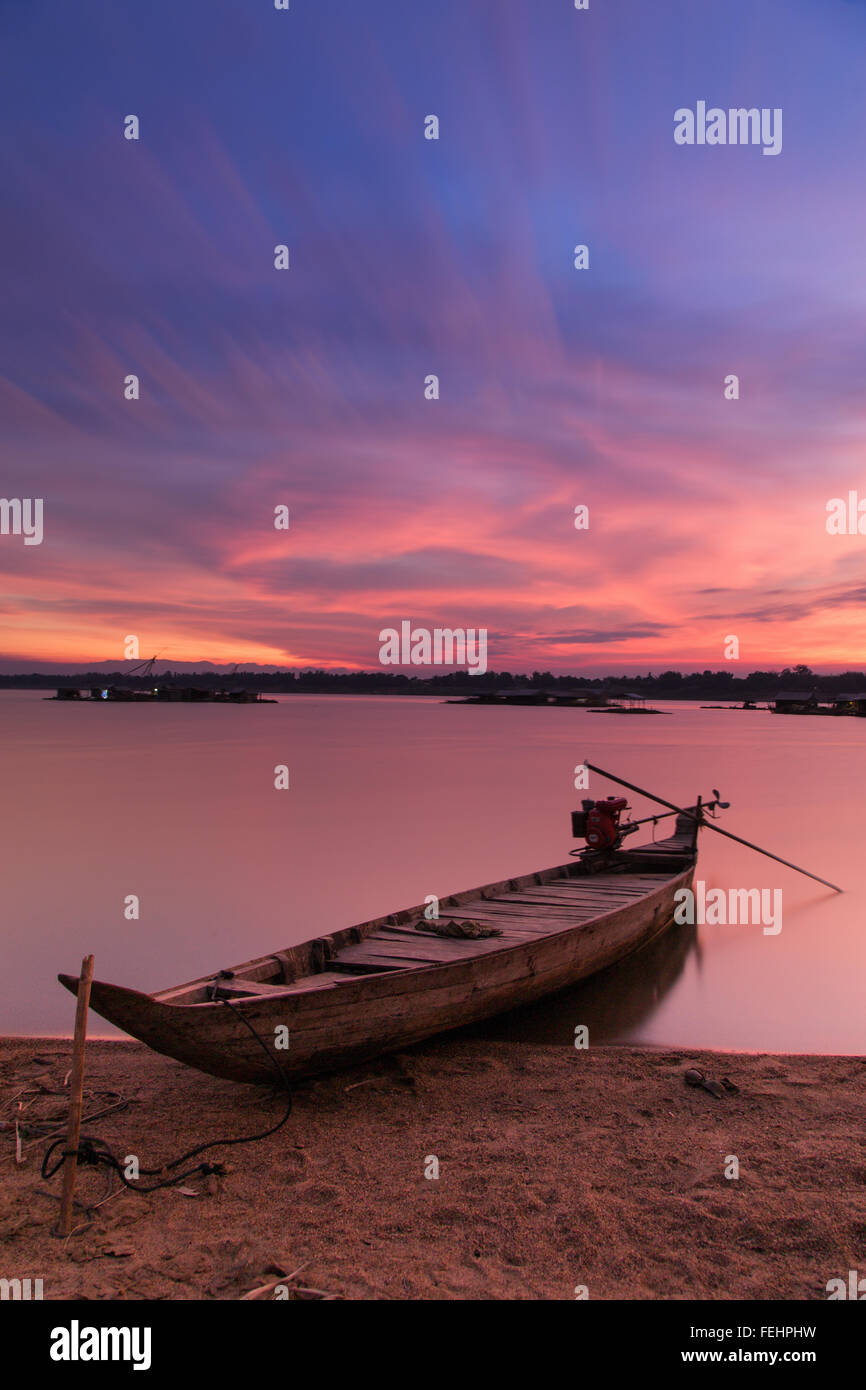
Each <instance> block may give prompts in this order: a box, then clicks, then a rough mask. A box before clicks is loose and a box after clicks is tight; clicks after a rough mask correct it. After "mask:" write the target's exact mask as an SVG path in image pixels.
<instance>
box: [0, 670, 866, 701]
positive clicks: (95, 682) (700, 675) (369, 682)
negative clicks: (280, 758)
mask: <svg viewBox="0 0 866 1390" xmlns="http://www.w3.org/2000/svg"><path fill="white" fill-rule="evenodd" d="M110 685H120V686H125V687H126V688H128V689H130V690H147V689H148V688H152V687H153V686H155V685H161V686H191V685H194V686H197V687H199V688H200V689H203V690H258V691H260V692H261V693H262V694H289V695H290V694H310V695H330V694H334V695H338V694H347V695H352V694H355V695H467V694H471V695H480V694H485V693H490V692H493V691H497V690H526V689H533V690H549V691H572V690H597V691H601V692H604V693H613V692H615V691H619V692H625V691H630V692H633V693H634V694H636V695H644V696H646V697H647V698H648V699H650V698H652V697H655V698H656V699H659V700H704V699H714V700H716V699H719V700H735V701H736V700H758V699H767V698H768V697H771V696H773V695H774V694H776V692H777V691H779V690H792V691H794V690H798V691H804V692H808V691H810V690H814V691H816V693H817V694H818V695H819V696H820V695H827V696H829V695H834V694H836V693H838V692H840V691H859V690H866V672H863V671H846V672H844V674H842V675H837V676H818V675H815V673H814V672H813V671H811V670H810V669H809V667H808V666H802V665H800V666H794V667H788V666H786V667H785V669H784V670H782V671H751V672H750V673H749V674H748V675H746V676H736V675H734V673H733V671H731V670H725V671H709V670H707V671H689V672H682V671H662V672H661V673H660V674H659V675H653V674H652V673H651V672H649V673H648V674H647V675H645V676H634V675H632V676H629V675H611V676H554V675H553V674H552V672H550V671H533V672H532V673H531V674H515V673H512V672H511V671H488V672H486V674H485V675H483V676H471V675H470V674H469V672H468V671H450V672H447V673H446V672H443V673H441V674H439V675H432V676H405V675H401V674H400V673H398V672H392V671H352V672H348V673H345V672H340V673H338V672H332V671H321V670H309V671H276V672H262V671H246V672H245V671H235V672H234V673H233V674H231V675H226V674H221V673H220V672H218V671H203V672H200V673H199V672H195V671H178V672H174V671H163V672H160V673H159V674H158V675H150V676H127V675H125V674H124V672H123V671H114V672H111V673H106V672H105V671H84V672H81V673H79V674H77V675H53V676H52V675H45V674H44V673H43V672H38V671H35V672H32V673H31V674H30V675H16V676H2V675H0V689H26V690H45V689H51V690H54V689H60V688H61V687H63V686H73V687H78V688H79V689H82V690H87V689H91V688H93V687H96V686H98V687H99V688H100V689H105V687H106V686H110Z"/></svg>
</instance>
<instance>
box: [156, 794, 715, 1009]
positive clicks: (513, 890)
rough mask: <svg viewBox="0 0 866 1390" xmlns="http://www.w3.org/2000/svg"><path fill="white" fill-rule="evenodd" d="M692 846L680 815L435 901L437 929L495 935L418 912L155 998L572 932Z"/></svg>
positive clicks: (282, 988)
mask: <svg viewBox="0 0 866 1390" xmlns="http://www.w3.org/2000/svg"><path fill="white" fill-rule="evenodd" d="M694 840H695V826H694V822H690V821H689V820H687V819H686V820H681V818H678V820H677V828H676V833H675V834H674V835H672V836H670V837H668V838H667V839H665V840H659V841H656V842H655V843H653V844H646V845H641V846H639V847H636V848H635V849H634V850H617V851H615V852H614V853H612V854H609V855H606V856H605V857H604V859H603V861H602V860H601V859H600V858H599V857H596V859H595V860H592V859H590V860H587V858H583V859H572V860H571V861H570V862H569V863H568V864H564V865H559V866H557V867H556V868H552V869H546V870H543V871H541V872H539V873H535V874H527V875H525V876H523V877H522V878H516V879H506V880H504V881H502V882H500V883H493V884H488V885H486V886H485V887H482V888H475V889H471V890H470V891H468V892H465V893H457V894H454V895H453V896H452V897H449V898H445V899H443V900H442V901H441V902H440V904H439V910H440V917H439V923H455V924H457V930H459V924H461V923H463V924H473V923H477V924H478V925H479V926H480V927H482V928H494V929H495V930H496V932H497V933H498V934H497V935H495V936H480V937H478V936H465V937H463V936H459V935H454V936H452V935H447V936H445V935H437V934H435V932H433V931H431V930H430V929H431V927H435V926H437V925H438V924H437V923H434V922H430V921H427V920H426V919H425V915H424V912H425V909H424V906H423V905H421V906H420V907H414V908H408V909H406V910H405V911H402V912H396V913H391V914H389V915H388V916H386V917H381V918H377V919H376V920H374V921H370V922H365V923H363V924H361V925H360V926H355V927H349V928H346V929H344V930H341V931H336V932H333V933H332V934H331V935H329V936H323V937H318V938H316V939H315V940H312V941H306V942H303V943H301V944H300V945H296V946H291V947H288V948H286V949H285V950H282V951H276V952H274V953H273V954H271V955H268V956H260V957H258V958H257V959H256V960H251V961H247V962H246V963H245V964H243V965H239V966H236V967H234V968H233V969H227V970H220V971H218V972H217V973H216V974H212V975H209V976H203V977H202V978H200V979H198V980H193V981H191V982H189V983H188V984H185V985H179V986H175V987H174V988H171V989H165V990H162V991H160V992H159V993H157V994H154V995H153V996H152V997H153V998H154V999H156V1000H158V1001H160V1002H161V1003H165V1004H174V1005H202V1004H213V1003H215V1002H218V1001H220V1000H230V999H243V998H253V997H255V996H266V995H278V994H280V995H293V994H299V993H301V992H303V991H307V990H316V989H331V988H336V987H338V986H339V985H342V984H346V983H348V982H351V981H357V980H358V979H362V978H365V977H368V978H369V977H371V976H375V975H382V974H387V973H389V972H393V971H400V970H418V969H424V968H429V967H430V966H434V965H450V964H453V963H454V962H457V961H462V960H465V959H467V957H470V956H477V955H481V954H486V953H487V952H491V951H501V950H503V949H507V948H508V947H514V946H520V945H523V944H525V943H526V942H528V941H532V940H533V939H537V938H538V937H542V936H549V935H551V934H553V933H558V932H568V931H574V930H575V928H578V927H580V926H581V925H583V924H585V923H587V922H590V921H593V920H595V919H596V918H598V917H600V916H602V915H604V914H606V913H609V912H613V911H616V910H617V909H619V908H621V907H626V906H628V905H629V904H630V903H632V902H634V901H636V900H638V899H640V898H643V897H645V896H646V895H647V894H648V893H651V892H652V891H653V890H654V889H656V888H658V887H659V886H660V885H661V884H662V883H664V881H665V880H666V879H669V878H671V877H674V876H676V875H677V874H680V873H682V872H683V871H684V870H685V869H687V868H689V866H690V865H691V864H692V863H693V862H694V853H695V851H694ZM470 929H471V928H470Z"/></svg>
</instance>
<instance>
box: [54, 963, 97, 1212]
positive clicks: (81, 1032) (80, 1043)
mask: <svg viewBox="0 0 866 1390" xmlns="http://www.w3.org/2000/svg"><path fill="white" fill-rule="evenodd" d="M92 979H93V956H85V957H84V960H83V961H82V962H81V975H80V976H79V979H78V1003H77V1006H76V1009H75V1039H74V1041H73V1045H72V1075H71V1077H70V1079H69V1125H68V1128H67V1131H66V1147H67V1149H68V1150H69V1151H70V1152H69V1156H68V1157H67V1159H66V1162H65V1163H64V1165H63V1192H62V1195H61V1198H60V1227H59V1234H60V1235H61V1236H68V1235H69V1234H70V1232H71V1230H72V1201H73V1197H74V1195H75V1175H76V1173H77V1171H78V1140H79V1137H80V1135H81V1097H82V1093H83V1090H84V1044H85V1042H86V1039H87V1008H88V1005H89V1003H90V983H91V981H92Z"/></svg>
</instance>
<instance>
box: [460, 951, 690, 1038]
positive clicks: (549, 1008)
mask: <svg viewBox="0 0 866 1390" xmlns="http://www.w3.org/2000/svg"><path fill="white" fill-rule="evenodd" d="M692 953H694V955H695V958H696V961H697V962H698V964H699V963H700V955H701V947H700V943H699V941H698V932H697V927H695V926H694V925H689V924H684V925H682V926H677V925H674V926H673V927H671V929H670V930H669V931H667V932H665V933H664V934H663V935H662V936H660V937H657V938H656V939H655V941H651V942H650V944H649V945H648V946H645V947H644V948H643V950H641V951H635V952H634V954H633V955H631V956H629V957H627V959H626V960H624V961H620V962H619V964H618V965H611V966H609V967H608V968H607V970H602V971H600V972H599V974H598V975H593V976H592V977H591V978H590V979H588V980H583V981H582V982H581V983H580V984H578V985H574V986H573V987H572V988H571V989H566V990H563V991H562V992H561V993H560V994H556V995H554V996H552V997H551V998H548V999H542V1000H540V1001H539V1002H537V1003H535V1004H528V1005H526V1006H525V1007H524V1008H522V1009H512V1010H511V1012H510V1013H507V1014H500V1015H499V1016H498V1017H496V1018H493V1019H488V1020H487V1021H486V1022H484V1023H480V1024H477V1025H474V1026H473V1027H471V1028H467V1029H464V1030H462V1031H463V1032H464V1033H465V1034H466V1035H467V1036H474V1037H483V1038H489V1039H492V1040H495V1041H500V1042H505V1041H509V1042H528V1043H558V1044H563V1045H566V1046H569V1047H573V1046H574V1030H575V1028H576V1026H577V1025H578V1024H579V1023H583V1024H586V1026H587V1027H588V1028H589V1039H590V1043H600V1042H624V1041H626V1040H627V1039H628V1038H629V1037H631V1036H632V1035H633V1034H634V1033H635V1032H636V1031H637V1030H638V1029H639V1028H640V1027H641V1025H642V1024H643V1023H645V1022H646V1021H647V1020H648V1019H649V1018H651V1017H652V1015H653V1013H654V1012H655V1011H656V1009H657V1008H658V1006H659V1003H660V1002H661V1000H662V999H663V998H664V996H665V995H666V994H667V993H668V991H669V990H670V989H672V988H673V986H674V985H675V984H676V982H677V980H678V979H679V977H680V976H681V975H682V973H683V970H684V968H685V965H686V962H687V960H688V958H689V956H690V954H692Z"/></svg>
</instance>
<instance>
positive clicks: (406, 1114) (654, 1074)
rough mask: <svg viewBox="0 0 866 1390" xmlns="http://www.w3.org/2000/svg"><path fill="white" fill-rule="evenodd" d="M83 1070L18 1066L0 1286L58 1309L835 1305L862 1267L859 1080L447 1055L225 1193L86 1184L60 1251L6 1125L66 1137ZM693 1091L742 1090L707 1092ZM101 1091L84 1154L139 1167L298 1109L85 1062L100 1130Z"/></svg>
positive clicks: (424, 1051)
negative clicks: (189, 1304)
mask: <svg viewBox="0 0 866 1390" xmlns="http://www.w3.org/2000/svg"><path fill="white" fill-rule="evenodd" d="M70 1056H71V1044H70V1042H68V1041H66V1040H62V1039H32V1038H30V1039H22V1038H17V1039H7V1040H4V1041H2V1043H0V1118H2V1120H3V1121H4V1122H5V1126H4V1128H3V1130H2V1131H0V1166H2V1170H3V1177H2V1182H0V1240H2V1246H3V1270H2V1273H3V1274H4V1276H5V1277H7V1278H13V1277H19V1278H26V1277H28V1276H29V1277H31V1278H41V1279H42V1280H43V1284H44V1296H45V1298H46V1299H70V1298H76V1297H82V1298H87V1299H171V1300H174V1299H208V1300H219V1299H230V1300H233V1299H239V1298H241V1297H243V1296H244V1295H245V1294H247V1293H249V1292H250V1291H252V1290H254V1289H256V1288H258V1287H260V1286H262V1285H266V1284H268V1283H269V1282H270V1281H273V1280H275V1279H277V1278H278V1277H279V1276H281V1275H288V1274H290V1273H291V1272H293V1271H295V1270H299V1269H300V1273H299V1274H298V1275H297V1277H296V1279H295V1280H294V1281H293V1283H292V1284H291V1285H289V1286H287V1287H289V1288H290V1289H291V1290H292V1291H293V1290H294V1289H296V1288H297V1289H301V1288H303V1289H313V1290H317V1291H319V1294H321V1293H327V1294H331V1295H334V1296H337V1297H339V1298H343V1299H545V1300H547V1299H573V1298H574V1297H575V1289H576V1288H577V1287H578V1286H585V1288H586V1291H587V1295H588V1297H590V1298H594V1299H621V1298H626V1299H683V1298H700V1299H731V1298H748V1299H775V1298H785V1299H804V1300H809V1299H819V1300H820V1299H826V1297H827V1292H826V1285H827V1281H828V1280H830V1279H832V1278H836V1277H846V1275H847V1271H848V1270H849V1269H858V1268H859V1269H866V1158H864V1154H863V1145H862V1134H863V1129H864V1120H866V1060H863V1059H860V1058H856V1057H813V1056H769V1055H744V1054H731V1053H726V1054H722V1053H706V1052H686V1051H661V1050H648V1049H637V1048H625V1047H610V1048H596V1049H591V1050H589V1051H576V1050H574V1049H568V1048H555V1047H533V1046H525V1045H518V1044H514V1043H497V1042H489V1041H484V1040H479V1039H477V1038H467V1037H464V1036H456V1037H451V1038H442V1039H437V1040H434V1041H432V1042H430V1043H427V1044H424V1045H422V1046H419V1047H417V1048H415V1049H413V1050H411V1051H407V1052H404V1053H401V1054H398V1055H395V1056H393V1057H389V1058H383V1059H382V1060H380V1061H378V1062H376V1063H370V1064H368V1065H366V1066H364V1067H362V1068H359V1069H357V1070H356V1071H354V1072H345V1073H341V1074H340V1075H335V1076H331V1077H328V1078H325V1079H322V1080H319V1081H315V1082H310V1083H307V1084H304V1085H303V1086H299V1087H298V1089H297V1091H296V1093H295V1101H294V1110H293V1114H292V1115H291V1117H290V1118H289V1120H288V1122H287V1124H286V1125H285V1126H283V1128H282V1129H280V1130H279V1132H277V1133H276V1134H274V1135H272V1136H271V1137H270V1138H267V1139H264V1140H262V1141H261V1142H259V1143H255V1144H251V1145H249V1146H238V1147H236V1148H227V1149H214V1150H211V1151H210V1152H208V1153H207V1154H205V1155H204V1156H203V1157H204V1158H205V1159H206V1160H210V1161H211V1162H222V1163H224V1164H225V1168H226V1172H225V1174H224V1176H221V1177H216V1176H213V1175H211V1176H207V1177H201V1176H196V1177H195V1178H193V1179H190V1180H189V1181H188V1182H187V1183H185V1184H183V1186H184V1187H185V1188H186V1189H187V1192H188V1193H190V1194H191V1193H194V1194H195V1195H184V1194H183V1193H181V1192H178V1191H176V1190H172V1189H167V1190H164V1191H160V1192H156V1193H153V1194H151V1195H147V1196H142V1195H137V1194H132V1193H130V1192H128V1191H126V1190H124V1189H122V1188H120V1190H119V1191H117V1192H115V1195H113V1196H109V1193H110V1192H112V1191H113V1190H114V1189H116V1188H118V1187H119V1184H118V1183H117V1181H116V1179H115V1178H114V1177H113V1176H112V1175H111V1174H109V1173H108V1172H107V1171H105V1170H95V1169H93V1168H87V1169H83V1170H82V1171H81V1173H80V1176H79V1185H78V1194H79V1196H80V1197H81V1198H82V1199H83V1200H85V1201H86V1202H87V1203H88V1204H90V1205H91V1207H92V1209H91V1210H90V1212H89V1214H88V1213H86V1212H84V1211H82V1213H81V1217H80V1225H79V1227H78V1229H77V1230H76V1231H75V1232H74V1233H73V1235H72V1237H71V1238H69V1239H68V1240H66V1241H61V1240H59V1239H57V1238H56V1237H54V1236H52V1234H51V1227H52V1225H53V1224H54V1222H55V1221H56V1218H57V1212H58V1201H57V1194H58V1193H59V1190H60V1176H59V1175H58V1176H57V1177H55V1178H54V1179H52V1180H51V1181H50V1182H46V1181H44V1180H42V1179H41V1177H40V1173H39V1168H40V1162H41V1157H42V1153H43V1152H44V1149H45V1143H44V1142H40V1141H38V1140H36V1141H34V1140H33V1139H32V1138H31V1139H28V1137H27V1134H26V1131H25V1134H24V1136H23V1153H22V1156H23V1159H24V1162H23V1163H21V1164H16V1162H15V1130H14V1121H15V1118H16V1116H17V1117H18V1119H19V1122H20V1124H22V1125H26V1124H30V1125H33V1124H35V1123H37V1122H43V1123H44V1122H45V1121H47V1120H50V1119H52V1118H56V1117H58V1116H62V1115H63V1114H65V1104H66V1102H65V1096H66V1095H67V1094H68V1093H67V1092H66V1091H64V1084H63V1083H64V1077H65V1074H66V1073H67V1071H68V1069H69V1065H70ZM688 1067H699V1068H701V1069H702V1070H703V1071H704V1072H705V1073H706V1074H707V1075H708V1076H712V1077H715V1078H717V1079H721V1078H722V1077H726V1078H729V1079H730V1080H731V1081H732V1082H733V1083H734V1084H735V1085H736V1086H737V1087H738V1088H739V1090H738V1092H737V1093H732V1094H727V1093H726V1094H725V1095H724V1097H723V1098H721V1099H718V1098H716V1097H714V1096H712V1095H710V1094H708V1093H707V1092H706V1091H705V1090H703V1089H693V1088H691V1087H689V1086H687V1085H686V1084H685V1083H684V1073H685V1071H686V1069H687V1068H688ZM109 1092H111V1093H120V1095H121V1096H123V1097H124V1098H126V1099H127V1100H128V1102H129V1104H128V1106H127V1107H126V1108H125V1109H122V1110H116V1111H114V1112H113V1113H111V1114H108V1115H106V1116H104V1117H103V1118H101V1119H98V1120H96V1121H95V1122H94V1123H93V1124H91V1125H85V1127H84V1128H85V1131H86V1132H88V1133H91V1134H94V1135H97V1136H98V1137H99V1138H100V1139H102V1140H104V1141H106V1142H107V1143H108V1144H109V1145H110V1147H111V1149H112V1150H113V1151H114V1152H115V1153H116V1154H117V1155H118V1156H120V1157H121V1158H125V1157H126V1156H127V1155H130V1154H135V1155H137V1156H138V1157H139V1160H140V1162H141V1165H142V1166H144V1167H155V1166H157V1165H158V1164H160V1163H163V1162H165V1161H167V1160H170V1159H172V1158H174V1157H176V1156H177V1155H178V1154H180V1153H181V1152H182V1151H184V1150H185V1149H187V1148H191V1147H192V1146H194V1145H196V1144H200V1143H203V1142H205V1141H206V1140H208V1139H210V1138H212V1137H217V1136H225V1137H237V1136H239V1135H242V1134H246V1133H253V1132H256V1131H257V1130H263V1129H266V1128H268V1127H269V1125H271V1124H274V1123H275V1122H276V1121H277V1120H278V1119H279V1117H280V1115H281V1113H282V1112H283V1109H284V1100H283V1098H282V1097H281V1096H279V1095H278V1094H273V1093H271V1092H268V1091H266V1090H263V1089H257V1088H251V1087H246V1086H238V1085H232V1084H230V1083H227V1082H220V1081H216V1080H213V1079H211V1078H208V1077H205V1076H201V1075H199V1074H198V1073H196V1072H193V1071H191V1070H189V1069H188V1068H185V1067H183V1066H181V1065H180V1064H178V1063H176V1062H173V1061H170V1060H168V1059H165V1058H162V1057H159V1056H156V1055H155V1054H153V1053H151V1052H149V1051H148V1050H147V1049H146V1048H144V1047H142V1046H141V1045H139V1044H137V1043H125V1042H100V1041H92V1042H90V1043H89V1044H88V1056H87V1075H86V1080H85V1096H86V1105H85V1114H86V1115H88V1114H92V1113H94V1112H95V1111H97V1110H100V1109H103V1108H104V1107H106V1106H108V1105H110V1104H112V1103H113V1100H114V1099H116V1097H112V1096H111V1095H108V1094H106V1093H109ZM19 1104H23V1106H24V1109H23V1110H19V1109H18V1106H19ZM730 1155H735V1156H736V1158H737V1159H738V1162H739V1173H740V1175H739V1178H737V1179H733V1178H728V1177H726V1176H725V1171H726V1166H727V1169H728V1170H729V1171H730V1170H731V1167H732V1165H731V1161H730V1158H729V1156H730ZM434 1158H435V1159H436V1160H438V1170H439V1176H438V1178H432V1177H426V1176H425V1171H426V1172H432V1171H434V1170H435V1166H436V1165H435V1164H434V1163H433V1162H432V1161H431V1160H432V1159H434ZM193 1161H194V1162H195V1161H198V1160H193ZM106 1196H108V1200H107V1201H106V1200H104V1199H105V1198H106ZM97 1203H101V1205H98V1206H97V1205H95V1204H97ZM268 1296H272V1295H268ZM291 1296H295V1294H294V1292H292V1295H291ZM298 1296H307V1297H309V1296H313V1295H309V1294H307V1295H303V1294H299V1295H298Z"/></svg>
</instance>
